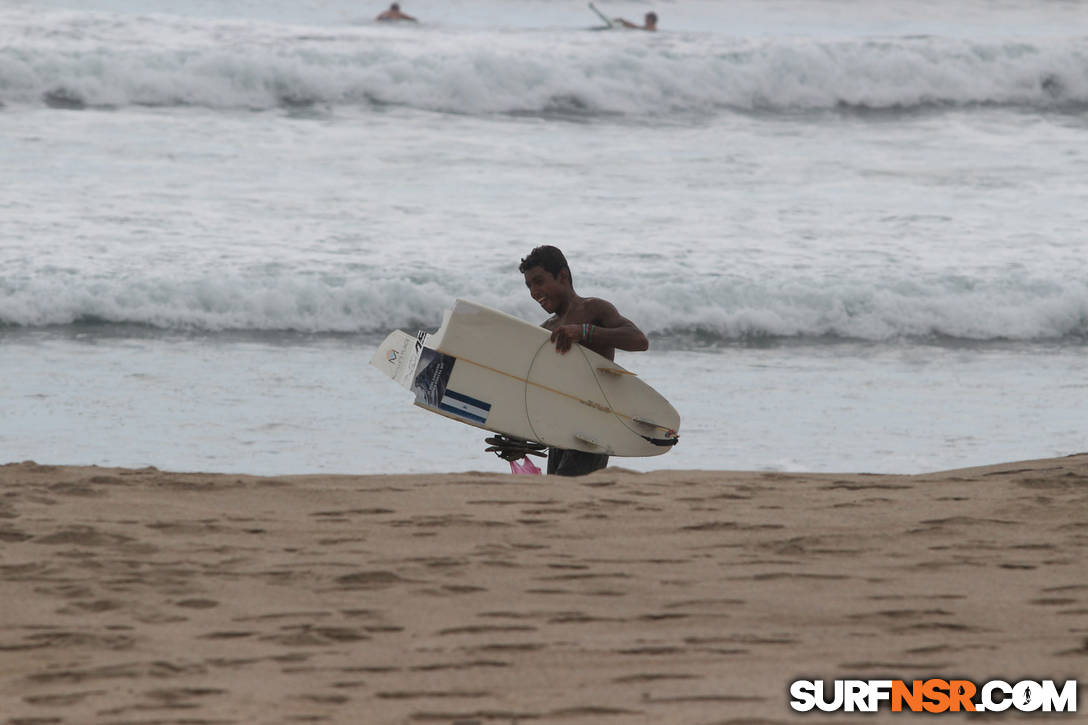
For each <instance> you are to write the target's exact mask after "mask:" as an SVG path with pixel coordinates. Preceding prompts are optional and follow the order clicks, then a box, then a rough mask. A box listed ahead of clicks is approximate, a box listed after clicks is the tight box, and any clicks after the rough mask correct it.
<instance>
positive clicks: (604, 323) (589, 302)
mask: <svg viewBox="0 0 1088 725" xmlns="http://www.w3.org/2000/svg"><path fill="white" fill-rule="evenodd" d="M518 271H520V272H521V273H522V274H523V275H524V276H525V286H526V287H528V288H529V294H530V295H532V297H533V299H534V300H536V301H537V304H539V305H540V306H541V307H542V308H543V309H544V311H545V312H548V313H550V314H551V317H550V318H548V319H547V320H546V321H545V322H544V323H543V324H542V325H541V327H543V328H544V329H546V330H550V331H551V333H552V335H551V340H552V342H554V343H555V349H556V351H557V352H559V353H560V354H566V353H567V352H568V351H570V349H571V347H572V346H573V345H575V344H581V345H584V346H585V347H587V348H589V349H590V350H593V351H594V352H596V353H598V354H599V355H601V356H603V357H606V358H608V359H609V360H615V359H616V350H628V351H632V352H638V351H642V350H646V349H647V348H649V346H650V343H649V340H647V339H646V335H645V334H644V333H643V332H642V330H640V329H638V327H637V326H636V325H635V324H634V323H633V322H631V321H630V320H628V319H627V318H626V317H624V316H623V315H621V314H620V313H619V311H618V310H617V309H616V307H615V305H613V304H612V303H611V302H608V301H607V300H603V299H600V298H599V297H581V296H579V295H578V294H577V293H576V292H575V291H574V283H573V282H572V279H571V273H570V266H569V265H568V264H567V259H566V257H564V256H563V252H561V251H560V250H559V249H558V248H556V247H553V246H551V245H544V246H540V247H536V248H535V249H533V250H532V251H531V252H530V253H529V256H527V257H525V258H524V259H522V260H521V264H520V265H519V266H518ZM607 465H608V456H607V455H603V454H596V453H586V452H584V451H574V450H566V449H563V448H549V449H548V473H549V474H556V475H559V476H582V475H585V474H587V473H592V472H593V471H596V470H599V469H601V468H604V467H605V466H607Z"/></svg>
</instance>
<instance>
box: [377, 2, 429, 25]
mask: <svg viewBox="0 0 1088 725" xmlns="http://www.w3.org/2000/svg"><path fill="white" fill-rule="evenodd" d="M377 19H378V20H383V21H384V20H410V21H411V22H413V23H416V22H419V21H417V20H416V19H415V18H413V17H412V16H411V15H407V14H406V13H402V12H401V11H400V5H398V4H397V3H393V4H392V5H390V6H389V9H388V10H383V11H382V12H381V14H380V15H378V18H377Z"/></svg>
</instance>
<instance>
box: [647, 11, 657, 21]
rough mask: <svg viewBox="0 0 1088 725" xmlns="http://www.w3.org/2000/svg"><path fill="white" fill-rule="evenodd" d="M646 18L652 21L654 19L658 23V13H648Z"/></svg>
mask: <svg viewBox="0 0 1088 725" xmlns="http://www.w3.org/2000/svg"><path fill="white" fill-rule="evenodd" d="M646 19H647V20H652V21H654V22H655V23H656V22H657V13H652V12H651V13H646Z"/></svg>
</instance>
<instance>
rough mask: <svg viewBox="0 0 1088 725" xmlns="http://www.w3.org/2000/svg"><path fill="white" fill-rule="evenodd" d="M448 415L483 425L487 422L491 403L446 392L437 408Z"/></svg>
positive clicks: (449, 391)
mask: <svg viewBox="0 0 1088 725" xmlns="http://www.w3.org/2000/svg"><path fill="white" fill-rule="evenodd" d="M438 407H439V408H440V409H442V410H444V411H446V412H447V413H449V414H450V415H455V416H457V417H458V418H464V419H465V420H470V421H472V422H473V423H479V424H480V425H483V424H484V423H486V422H487V414H488V413H489V412H491V403H485V402H484V401H482V400H477V399H476V398H473V397H472V396H471V395H463V394H461V393H458V392H455V391H453V390H449V389H447V390H446V394H445V395H443V396H442V402H441V403H440V404H439V406H438Z"/></svg>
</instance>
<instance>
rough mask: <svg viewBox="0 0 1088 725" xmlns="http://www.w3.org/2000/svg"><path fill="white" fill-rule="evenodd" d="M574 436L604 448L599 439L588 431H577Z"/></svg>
mask: <svg viewBox="0 0 1088 725" xmlns="http://www.w3.org/2000/svg"><path fill="white" fill-rule="evenodd" d="M574 437H575V438H577V439H578V440H580V441H582V442H583V443H588V444H589V445H591V446H596V447H597V448H604V446H602V445H601V442H600V441H599V440H597V439H596V438H594V437H593V436H591V435H589V434H588V433H575V434H574Z"/></svg>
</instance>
